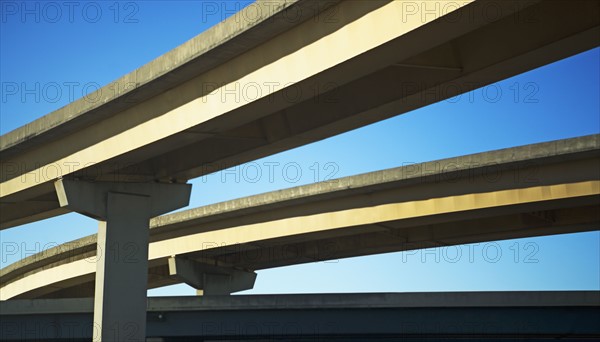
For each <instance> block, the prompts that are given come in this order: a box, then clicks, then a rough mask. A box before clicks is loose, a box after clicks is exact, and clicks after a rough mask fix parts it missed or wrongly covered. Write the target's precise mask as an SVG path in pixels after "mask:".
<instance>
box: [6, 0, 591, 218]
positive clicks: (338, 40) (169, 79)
mask: <svg viewBox="0 0 600 342" xmlns="http://www.w3.org/2000/svg"><path fill="white" fill-rule="evenodd" d="M599 11H600V3H599V2H598V1H587V0H572V1H568V2H565V1H554V0H532V1H514V0H505V1H504V0H503V1H492V0H477V1H470V0H466V1H392V0H369V1H364V0H346V1H337V0H336V1H313V0H277V1H258V2H257V3H256V4H255V5H252V6H250V7H249V8H247V9H245V10H243V11H242V12H241V13H238V14H236V15H235V16H233V17H231V18H230V19H228V20H227V21H225V22H223V23H221V24H219V25H217V26H215V27H214V28H212V29H210V30H208V31H206V32H204V33H202V34H201V35H199V36H197V37H195V38H194V39H192V40H190V41H189V42H187V43H185V44H183V45H182V46H180V47H178V48H176V49H174V50H172V51H170V52H169V53H167V54H165V55H163V56H161V57H159V58H158V59H156V60H154V61H152V62H151V63H149V64H147V65H145V66H143V67H141V68H139V69H138V70H136V71H134V72H132V73H130V74H128V75H125V76H123V77H122V78H120V79H119V80H116V81H115V82H114V83H113V84H109V85H107V86H106V87H104V88H102V89H100V90H99V91H98V92H97V93H94V94H90V96H89V97H87V98H83V99H80V100H78V101H75V102H73V103H71V104H69V105H68V106H66V107H64V108H61V109H59V110H57V111H56V112H53V113H50V114H48V115H47V116H45V117H42V118H40V119H38V120H36V121H34V122H32V123H30V124H28V125H25V126H23V127H21V128H19V129H16V130H14V131H12V132H9V133H7V134H5V135H3V136H2V138H1V139H0V157H1V158H0V159H1V163H0V166H1V167H0V182H1V183H0V210H2V213H3V215H2V216H1V217H0V229H4V228H10V227H14V226H17V225H20V224H24V223H28V222H33V221H37V220H40V219H43V218H46V217H51V216H55V215H59V214H63V213H65V212H67V209H66V208H61V207H60V205H59V201H58V199H57V195H56V193H55V191H54V186H53V184H54V181H55V180H56V179H59V178H60V177H68V178H76V179H80V180H85V181H91V182H102V181H110V182H151V183H154V182H159V183H173V182H175V183H185V182H186V181H187V180H189V179H192V178H195V177H199V176H202V175H205V174H209V173H212V172H215V171H218V170H221V169H226V168H228V167H231V166H234V165H237V164H240V163H243V162H246V161H250V160H254V159H257V158H260V157H265V156H268V155H271V154H275V153H278V152H281V151H284V150H288V149H291V148H294V147H298V146H302V145H304V144H308V143H311V142H314V141H318V140H321V139H324V138H327V137H330V136H333V135H336V134H340V133H343V132H346V131H349V130H352V129H355V128H358V127H361V126H364V125H367V124H370V123H373V122H377V121H380V120H383V119H386V118H389V117H392V116H395V115H399V114H402V113H406V112H408V111H411V110H414V109H417V108H420V107H422V106H426V105H429V104H432V103H436V102H439V101H441V100H444V99H446V98H450V97H453V96H455V95H459V94H461V93H464V92H468V91H470V90H473V89H476V88H480V87H483V86H485V85H488V84H490V83H493V82H497V81H500V80H503V79H505V78H508V77H511V76H514V75H517V74H520V73H523V72H526V71H529V70H532V69H534V68H538V67H541V66H543V65H546V64H548V63H552V62H555V61H558V60H561V59H563V58H566V57H569V56H572V55H574V54H577V53H580V52H583V51H586V50H588V49H591V48H594V47H597V46H598V45H600V38H599V37H600V17H599V16H598V13H599ZM257 13H258V16H257ZM249 18H252V20H250V19H249ZM557 23H560V24H557ZM114 89H121V90H123V91H122V92H120V93H115V91H114ZM566 114H567V113H565V115H566ZM190 156H193V157H190Z"/></svg>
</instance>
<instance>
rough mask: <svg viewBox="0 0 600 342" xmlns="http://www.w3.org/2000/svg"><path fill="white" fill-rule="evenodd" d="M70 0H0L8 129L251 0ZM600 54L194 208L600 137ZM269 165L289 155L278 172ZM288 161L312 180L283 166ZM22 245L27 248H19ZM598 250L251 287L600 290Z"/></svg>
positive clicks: (474, 248)
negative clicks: (329, 180) (404, 167)
mask: <svg viewBox="0 0 600 342" xmlns="http://www.w3.org/2000/svg"><path fill="white" fill-rule="evenodd" d="M71 3H72V4H73V5H69V4H68V3H67V2H52V4H54V5H48V3H47V2H26V3H25V2H20V1H16V2H14V1H2V2H0V4H1V6H2V7H1V13H0V15H1V18H0V25H1V26H0V61H1V62H0V81H1V85H2V94H1V97H2V98H1V103H0V104H1V116H0V132H1V133H2V134H4V133H6V132H8V131H10V130H13V129H15V128H17V127H19V126H21V125H23V124H26V123H28V122H30V121H32V120H34V119H36V118H38V117H40V116H43V115H45V114H47V113H49V112H51V111H53V110H56V109H58V108H60V107H62V106H64V105H66V104H68V103H69V102H70V101H72V100H73V99H76V98H78V97H81V96H82V95H85V94H86V90H88V91H89V90H94V89H95V87H96V86H102V85H105V84H107V83H108V82H110V81H112V80H114V79H117V78H118V77H120V76H122V75H124V74H126V73H128V72H130V71H132V70H134V69H136V68H138V67H140V66H141V65H143V64H145V63H147V62H149V61H151V60H152V59H154V58H156V57H158V56H160V55H161V54H163V53H166V52H167V51H169V50H171V49H173V48H174V47H176V46H178V45H180V44H182V43H184V42H185V41H187V40H189V39H191V38H192V37H194V36H195V35H197V34H199V33H200V32H202V31H204V30H206V29H207V28H209V27H210V26H212V25H214V24H216V23H218V22H219V21H221V20H222V19H224V18H225V17H226V16H228V15H230V14H231V13H233V12H234V11H235V10H238V9H240V8H242V7H244V6H245V5H247V4H248V3H249V1H245V2H242V1H218V2H212V1H171V2H169V3H167V2H166V1H140V2H118V3H116V2H112V1H109V2H71ZM70 6H73V7H70ZM599 62H600V49H598V48H596V49H594V50H591V51H588V52H585V53H582V54H580V55H577V56H573V57H571V58H568V59H566V60H563V61H559V62H557V63H553V64H551V65H548V66H545V67H542V68H539V69H536V70H532V71H530V72H528V73H525V74H522V75H518V76H516V77H513V78H511V79H507V80H504V81H502V82H499V83H497V84H494V85H491V86H488V87H485V88H483V89H478V90H475V91H473V92H470V93H468V94H463V95H461V96H459V97H456V98H453V99H449V100H446V101H442V102H440V103H437V104H434V105H430V106H428V107H425V108H422V109H419V110H416V111H413V112H410V113H407V114H404V115H400V116H397V117H394V118H391V119H388V120H385V121H383V122H379V123H376V124H373V125H370V126H367V127H363V128H361V129H357V130H354V131H352V132H348V133H346V134H342V135H339V136H335V137H332V138H329V139H326V140H324V141H320V142H317V143H313V144H310V145H307V146H304V147H301V148H297V149H294V150H291V151H288V152H284V153H280V154H277V155H274V156H271V157H268V158H265V159H261V160H257V161H255V162H254V163H253V164H252V165H247V166H240V167H238V168H237V169H233V170H229V171H227V172H219V173H216V174H212V175H209V176H207V177H204V178H200V179H196V180H194V181H192V183H193V184H194V190H193V193H192V201H191V206H190V207H195V206H200V205H205V204H210V203H215V202H219V201H223V200H228V199H234V198H238V197H242V196H248V195H253V194H257V193H262V192H266V191H271V190H276V189H282V188H287V187H291V186H297V185H302V184H308V183H311V182H314V181H318V180H324V179H325V178H326V177H329V176H334V177H342V176H350V175H354V174H358V173H363V172H369V171H375V170H380V169H386V168H391V167H396V166H401V165H404V164H407V163H414V162H421V161H429V160H436V159H440V158H446V157H452V156H458V155H464V154H470V153H476V152H483V151H488V150H492V149H499V148H506V147H512V146H518V145H524V144H531V143H536V142H543V141H549V140H555V139H563V138H569V137H576V136H581V135H587V134H594V133H599V132H600V100H599V94H600V63H599ZM265 163H279V164H278V166H277V168H276V169H275V172H274V174H273V177H272V179H269V177H268V176H267V171H268V168H267V167H266V166H265V165H266V164H265ZM290 163H296V164H294V165H297V166H298V167H299V170H301V172H302V174H301V175H296V174H289V173H288V174H286V173H284V172H282V171H283V170H284V169H285V166H286V165H290ZM267 165H268V164H267ZM256 167H258V169H260V170H261V171H262V174H261V176H260V177H257V174H256V173H254V171H255V170H256ZM317 169H318V170H319V172H318V174H317V172H316V170H317ZM236 177H237V178H236ZM96 227H97V224H96V222H94V221H93V220H91V219H88V218H85V217H83V216H81V215H77V214H68V215H64V216H61V217H56V218H52V219H48V220H45V221H41V222H37V223H32V224H29V225H25V226H21V227H18V228H14V229H10V230H4V231H2V232H0V239H1V244H2V251H1V255H0V256H1V259H2V260H0V266H6V265H7V264H9V263H12V262H14V261H16V260H18V259H20V258H21V257H24V256H27V255H30V254H32V253H33V252H36V251H41V250H43V249H45V248H48V247H52V246H55V245H56V244H58V243H62V242H65V241H69V240H73V239H76V238H79V237H82V236H85V235H88V234H93V233H95V232H96ZM8 245H10V246H11V247H10V248H11V252H10V253H9V252H8V250H7V248H8V247H7V246H8ZM15 245H16V246H18V250H17V251H16V252H14V253H13V252H12V246H15ZM599 250H600V232H598V231H595V232H591V233H580V234H569V235H559V236H549V237H540V238H527V239H519V240H510V241H501V242H491V243H482V244H479V245H467V246H459V247H448V248H442V249H432V250H425V251H415V252H406V253H390V254H384V255H376V256H368V257H360V258H351V259H341V260H334V261H330V262H320V263H313V264H306V265H298V266H292V267H284V268H278V269H272V270H266V271H260V272H259V276H258V279H257V283H256V287H255V289H254V290H252V291H248V292H247V293H298V292H358V291H364V292H376V291H461V290H463V291H478V290H481V291H484V290H551V289H554V290H579V289H600V264H599V260H600V251H599ZM459 251H460V252H459ZM457 253H461V254H457ZM458 255H460V256H459V257H458ZM150 293H151V294H152V295H183V294H193V290H192V289H191V288H189V287H187V286H186V285H177V286H172V287H167V288H163V289H158V290H152V291H150Z"/></svg>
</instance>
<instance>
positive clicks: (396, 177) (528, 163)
mask: <svg viewBox="0 0 600 342" xmlns="http://www.w3.org/2000/svg"><path fill="white" fill-rule="evenodd" d="M599 174H600V136H599V135H591V136H586V137H580V138H572V139H565V140H558V141H552V142H547V143H540V144H533V145H526V146H521V147H515V148H509V149H503V150H497V151H491V152H485V153H479V154H473V155H467V156H462V157H456V158H450V159H444V160H438V161H432V162H426V163H422V164H414V165H407V166H404V167H399V168H394V169H389V170H383V171H378V172H372V173H367V174H362V175H357V176H352V177H346V178H341V179H337V180H332V181H328V182H322V183H315V184H311V185H305V186H300V187H295V188H290V189H285V190H280V191H275V192H270V193H265V194H262V195H256V196H251V197H246V198H240V199H236V200H232V201H227V202H222V203H217V204H213V205H208V206H204V207H199V208H195V209H191V210H186V211H182V212H178V213H174V214H169V215H165V216H161V217H157V218H155V219H153V220H152V221H151V224H150V225H151V229H150V246H149V266H148V267H149V276H148V288H155V287H160V286H164V285H170V284H175V283H181V282H183V281H184V279H183V280H182V279H181V278H180V277H178V276H177V274H173V272H169V266H168V263H169V262H168V259H169V258H170V257H172V256H177V257H179V258H183V259H188V260H194V261H195V262H197V263H200V264H208V265H213V266H219V267H222V268H224V269H231V270H238V271H243V272H251V271H255V270H260V269H265V268H272V267H279V266H285V265H293V264H300V263H307V262H313V261H319V260H329V259H337V258H344V257H351V256H359V255H368V254H377V253H385V252H393V251H403V250H412V249H419V248H427V247H435V246H447V245H456V244H465V243H473V242H480V241H494V240H501V239H510V238H521V237H529V236H542V235H550V234H560V233H573V232H581V231H590V230H597V229H600V180H599V179H598V175H599ZM95 267H96V236H95V235H92V236H88V237H85V238H82V239H79V240H75V241H73V242H70V243H66V244H64V245H61V246H58V247H55V248H52V249H49V250H45V251H43V252H41V253H39V254H36V255H32V256H30V257H28V258H25V259H23V260H20V261H18V262H16V263H14V264H12V265H9V266H7V267H5V268H3V269H2V270H0V296H1V298H2V299H9V298H51V297H86V296H92V295H93V293H94V271H95Z"/></svg>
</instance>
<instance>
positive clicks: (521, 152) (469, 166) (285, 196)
mask: <svg viewBox="0 0 600 342" xmlns="http://www.w3.org/2000/svg"><path fill="white" fill-rule="evenodd" d="M588 155H595V156H598V155H600V134H595V135H589V136H584V137H577V138H570V139H564V140H555V141H549V142H543V143H539V144H532V145H526V146H518V147H512V148H506V149H501V150H496V151H489V152H483V153H477V154H472V155H466V156H460V157H455V158H448V159H442V160H437V161H430V162H424V163H419V164H415V165H408V166H401V167H397V168H392V169H387V170H382V171H375V172H369V173H365V174H360V175H355V176H350V177H344V178H338V179H332V180H331V181H325V182H319V183H314V184H308V185H303V186H298V187H293V188H289V189H283V190H277V191H273V192H268V193H264V194H259V195H254V196H249V197H243V198H239V199H235V200H230V201H225V202H220V203H215V204H211V205H207V206H202V207H198V208H193V209H189V210H184V211H180V212H177V213H174V214H168V215H163V216H159V217H156V218H153V219H152V220H151V221H150V229H151V232H150V234H151V236H152V235H158V234H161V233H163V232H168V231H170V230H176V229H178V228H181V227H183V226H188V225H189V224H190V223H192V222H193V224H200V223H206V222H211V221H216V220H219V219H224V218H231V217H238V216H241V215H246V214H250V213H253V212H263V211H270V210H273V209H276V208H282V207H286V206H291V205H293V204H295V203H298V202H300V201H301V202H304V203H306V202H318V201H321V200H332V199H335V198H338V197H343V196H349V194H351V193H353V192H355V193H370V192H374V191H382V190H385V189H386V188H392V187H398V186H402V185H410V184H415V183H428V182H438V181H445V180H447V179H453V177H456V176H457V175H458V176H459V177H460V174H461V172H462V173H463V176H464V175H465V174H464V173H465V172H472V173H474V174H481V172H482V170H485V169H486V167H487V168H488V169H491V170H492V171H493V172H497V171H502V170H510V169H518V167H519V165H521V166H522V165H536V166H541V165H543V164H545V163H551V162H552V161H554V160H571V159H579V158H582V157H583V158H585V157H586V156H588ZM441 175H447V178H440V176H441ZM530 184H534V183H530ZM151 241H152V237H151ZM95 243H96V235H95V234H94V235H89V236H86V237H83V238H81V239H77V240H74V241H71V242H67V243H64V244H62V245H60V246H57V247H54V248H51V249H47V250H44V251H43V252H41V253H38V254H35V255H32V256H29V257H27V258H24V259H23V260H19V261H18V262H16V263H13V264H11V265H8V266H6V267H4V268H2V269H0V283H5V282H7V281H9V280H11V279H12V278H14V277H15V276H16V274H15V273H14V272H15V271H17V270H19V272H18V273H19V274H20V275H22V274H25V273H27V272H29V271H30V270H32V269H40V268H41V267H42V265H40V262H42V263H43V264H48V265H51V264H54V263H55V262H56V261H58V260H72V258H69V257H68V256H70V257H73V256H75V255H78V256H82V257H84V258H85V257H89V256H90V255H89V253H90V252H92V253H93V252H94V251H95V249H96V248H95ZM41 269H43V268H41Z"/></svg>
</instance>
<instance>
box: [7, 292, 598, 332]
mask: <svg viewBox="0 0 600 342" xmlns="http://www.w3.org/2000/svg"><path fill="white" fill-rule="evenodd" d="M93 307H94V303H93V300H92V299H91V298H81V299H73V298H70V299H36V300H14V301H9V302H5V303H3V304H2V306H0V339H1V340H2V341H40V340H44V341H65V340H68V341H89V340H90V339H91V338H92V337H93V336H94V334H97V331H96V330H94V328H93V324H92V310H93ZM599 320H600V294H599V293H598V292H596V291H569V292H560V291H557V292H553V291H549V292H466V293H464V292H450V293H443V292H438V293H356V294H305V295H253V296H247V295H246V296H216V297H153V298H148V316H147V321H148V324H147V327H148V329H147V336H148V340H147V341H157V342H158V341H160V342H170V341H191V340H193V341H221V340H227V341H294V342H305V341H313V342H314V341H331V340H335V341H361V342H365V341H388V342H389V341H414V342H416V341H421V342H422V341H453V342H463V341H465V342H467V341H474V340H477V341H481V340H483V341H498V342H500V341H504V342H506V341H525V340H527V341H529V340H532V339H533V340H535V341H539V342H546V341H557V340H560V341H597V340H598V339H600V325H598V324H597V323H598V321H599ZM134 329H135V327H134V326H131V327H130V330H128V331H124V332H122V335H121V336H120V337H121V338H122V339H126V336H127V335H128V333H130V332H131V331H133V330H134Z"/></svg>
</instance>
